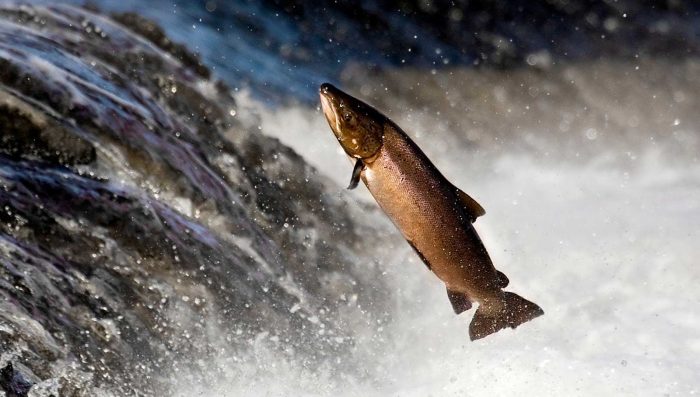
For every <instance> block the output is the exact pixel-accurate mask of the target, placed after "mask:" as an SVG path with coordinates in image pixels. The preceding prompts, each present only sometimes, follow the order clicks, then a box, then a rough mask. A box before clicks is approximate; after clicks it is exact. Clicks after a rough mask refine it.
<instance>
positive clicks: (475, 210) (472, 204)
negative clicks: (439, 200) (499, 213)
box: [457, 189, 486, 223]
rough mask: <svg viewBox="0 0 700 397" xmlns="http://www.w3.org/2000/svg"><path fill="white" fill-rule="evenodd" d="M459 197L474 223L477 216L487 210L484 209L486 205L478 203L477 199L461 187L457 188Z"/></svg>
mask: <svg viewBox="0 0 700 397" xmlns="http://www.w3.org/2000/svg"><path fill="white" fill-rule="evenodd" d="M457 197H459V201H460V202H461V203H462V206H463V207H464V211H465V212H466V213H467V214H468V215H469V217H470V218H471V222H472V223H474V221H476V218H478V217H480V216H482V215H484V214H485V213H486V211H484V207H482V206H481V205H480V204H479V203H477V202H476V200H474V199H473V198H471V197H470V196H469V195H468V194H466V193H464V192H463V191H461V190H459V189H457Z"/></svg>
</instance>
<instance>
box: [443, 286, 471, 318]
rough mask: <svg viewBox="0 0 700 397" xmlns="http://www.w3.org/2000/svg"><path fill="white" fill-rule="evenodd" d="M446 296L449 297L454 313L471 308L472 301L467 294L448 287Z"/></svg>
mask: <svg viewBox="0 0 700 397" xmlns="http://www.w3.org/2000/svg"><path fill="white" fill-rule="evenodd" d="M447 297H448V298H449V299H450V303H451V304H452V310H454V311H455V314H460V313H462V312H466V311H467V310H469V309H471V308H472V301H471V299H469V295H467V294H465V293H463V292H457V291H452V290H450V289H449V288H448V289H447Z"/></svg>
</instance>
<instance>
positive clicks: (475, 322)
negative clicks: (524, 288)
mask: <svg viewBox="0 0 700 397" xmlns="http://www.w3.org/2000/svg"><path fill="white" fill-rule="evenodd" d="M498 306H499V308H498V309H497V310H494V309H493V305H490V306H489V305H488V304H483V305H481V304H480V305H479V308H478V309H477V310H476V313H475V314H474V318H473V319H472V322H471V324H469V338H471V340H476V339H481V338H483V337H485V336H487V335H491V334H493V333H494V332H497V331H499V330H502V329H503V328H506V327H510V328H515V327H517V326H518V325H520V324H522V323H525V322H528V321H530V320H532V319H533V318H535V317H539V316H541V315H543V314H544V311H543V310H542V309H541V308H540V307H539V306H537V305H536V304H534V303H532V302H530V301H528V300H526V299H524V298H521V297H520V296H519V295H517V294H514V293H512V292H505V293H504V295H503V298H502V301H501V302H500V304H499V305H498Z"/></svg>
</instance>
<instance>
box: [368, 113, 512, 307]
mask: <svg viewBox="0 0 700 397" xmlns="http://www.w3.org/2000/svg"><path fill="white" fill-rule="evenodd" d="M362 180H363V182H364V183H365V185H366V186H367V188H368V189H369V191H370V193H371V194H372V196H373V197H374V198H375V200H376V201H377V204H379V206H380V207H381V208H382V209H383V210H384V212H385V213H386V214H387V215H388V216H389V218H390V219H391V220H392V222H393V223H394V224H395V225H396V227H397V228H398V229H399V230H400V231H401V233H402V234H403V236H404V237H405V238H406V240H408V242H409V243H410V244H411V245H412V246H413V247H414V249H415V250H416V251H417V252H418V253H419V255H421V256H422V259H423V260H424V261H425V262H426V265H428V266H429V268H430V270H431V271H432V272H433V273H435V275H436V276H438V278H440V279H441V280H442V281H443V282H444V283H445V285H446V286H447V288H448V289H449V290H451V291H455V292H462V293H465V294H467V295H469V296H470V298H471V299H473V300H474V301H479V302H481V301H483V300H484V299H488V298H492V300H494V301H498V299H494V298H500V296H501V295H502V291H501V289H500V288H498V287H497V284H498V283H497V279H498V275H497V273H496V269H495V268H494V266H493V264H492V263H491V259H490V258H489V256H488V253H487V252H486V249H485V248H484V245H483V244H482V242H481V239H480V238H479V236H478V235H477V233H476V231H475V230H474V227H473V226H472V223H471V217H470V215H469V214H468V213H467V212H466V209H465V208H464V206H463V204H462V202H461V201H460V198H459V197H458V195H457V189H456V188H455V187H454V186H452V184H451V183H450V182H449V181H447V180H446V179H445V177H443V176H442V174H441V173H440V172H439V171H438V170H437V168H435V166H434V165H433V164H432V163H431V162H430V160H428V158H427V157H426V156H425V154H423V152H422V151H421V150H420V148H418V146H416V145H415V143H413V142H412V141H411V140H410V138H409V137H408V136H406V134H405V133H403V132H402V131H401V130H400V129H398V127H396V126H392V125H387V127H386V128H385V129H384V144H383V145H382V147H381V149H379V153H378V155H377V156H376V158H375V159H373V160H372V161H366V162H365V167H364V170H363V171H362Z"/></svg>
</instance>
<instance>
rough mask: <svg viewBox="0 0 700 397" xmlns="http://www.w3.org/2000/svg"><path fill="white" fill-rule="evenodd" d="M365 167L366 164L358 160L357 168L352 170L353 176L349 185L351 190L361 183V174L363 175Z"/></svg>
mask: <svg viewBox="0 0 700 397" xmlns="http://www.w3.org/2000/svg"><path fill="white" fill-rule="evenodd" d="M364 167H365V163H363V162H362V160H360V159H357V161H356V162H355V167H354V168H353V169H352V176H351V177H350V184H349V185H348V189H349V190H352V189H354V188H356V187H357V185H358V184H359V183H360V174H362V169H363V168H364Z"/></svg>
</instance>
